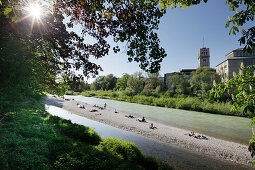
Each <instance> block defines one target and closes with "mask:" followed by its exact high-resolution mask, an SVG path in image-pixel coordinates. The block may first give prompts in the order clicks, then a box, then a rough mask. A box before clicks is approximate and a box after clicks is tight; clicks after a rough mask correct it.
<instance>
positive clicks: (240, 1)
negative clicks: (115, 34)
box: [160, 0, 255, 52]
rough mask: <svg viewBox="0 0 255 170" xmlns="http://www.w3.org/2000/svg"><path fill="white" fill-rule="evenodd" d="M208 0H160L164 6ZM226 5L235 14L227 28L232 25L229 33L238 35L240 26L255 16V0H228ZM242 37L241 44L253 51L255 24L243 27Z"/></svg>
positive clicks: (183, 5) (181, 6)
mask: <svg viewBox="0 0 255 170" xmlns="http://www.w3.org/2000/svg"><path fill="white" fill-rule="evenodd" d="M207 1H208V0H189V1H187V0H160V4H161V5H162V6H163V8H167V7H171V8H176V7H180V8H187V7H190V6H193V5H197V4H200V3H201V2H205V3H206V2H207ZM226 5H228V6H229V10H230V11H234V12H235V14H234V15H233V16H232V17H231V16H230V17H229V18H228V21H227V23H226V28H228V27H230V26H232V27H231V28H230V31H229V35H231V34H233V35H236V33H238V32H239V31H240V27H242V26H244V25H245V24H246V23H247V22H249V21H253V20H254V18H255V1H253V0H226ZM241 33H242V35H243V36H242V37H241V38H240V39H239V40H238V41H239V42H240V45H242V44H243V45H245V49H246V50H248V51H249V52H251V51H252V50H254V49H255V26H253V27H251V28H248V29H247V30H244V29H243V28H241Z"/></svg>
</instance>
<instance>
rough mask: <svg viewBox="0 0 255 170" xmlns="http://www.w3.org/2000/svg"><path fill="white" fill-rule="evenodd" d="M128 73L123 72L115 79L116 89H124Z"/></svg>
mask: <svg viewBox="0 0 255 170" xmlns="http://www.w3.org/2000/svg"><path fill="white" fill-rule="evenodd" d="M129 77H130V75H129V74H127V73H125V74H124V75H123V76H122V77H121V78H118V79H117V84H116V88H117V89H118V90H125V89H126V88H127V81H128V79H129Z"/></svg>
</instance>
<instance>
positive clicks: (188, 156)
mask: <svg viewBox="0 0 255 170" xmlns="http://www.w3.org/2000/svg"><path fill="white" fill-rule="evenodd" d="M46 108H47V111H48V112H49V113H51V114H52V115H56V116H59V117H61V118H64V119H70V120H71V121H72V122H73V123H77V124H81V125H85V126H88V127H91V128H94V129H95V131H96V132H98V133H99V134H100V135H101V137H102V138H107V137H116V138H119V139H123V140H126V141H130V142H134V143H135V144H137V146H138V147H139V148H140V149H141V150H142V152H143V153H144V154H145V155H150V156H153V157H156V158H158V159H160V160H163V161H166V162H168V163H169V164H171V165H174V166H175V168H176V169H189V170H192V169H197V170H200V169H208V170H218V169H226V170H227V169H234V170H235V169H236V170H239V169H251V168H249V167H247V166H241V165H236V164H234V163H230V162H226V161H222V160H218V159H213V158H209V157H206V156H204V155H200V154H197V153H192V152H189V151H188V150H186V149H182V148H180V147H178V146H175V145H170V144H165V143H162V142H159V141H156V140H153V139H150V138H147V137H143V136H141V135H137V134H135V133H132V132H128V131H125V130H121V129H118V128H115V127H112V126H109V125H106V124H103V123H99V122H96V121H93V120H90V119H87V118H84V117H81V116H78V115H75V114H72V113H70V112H68V111H66V110H63V109H61V108H58V107H55V106H47V105H46Z"/></svg>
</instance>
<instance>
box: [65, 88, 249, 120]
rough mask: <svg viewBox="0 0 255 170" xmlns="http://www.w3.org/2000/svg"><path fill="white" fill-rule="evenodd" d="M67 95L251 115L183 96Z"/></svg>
mask: <svg viewBox="0 0 255 170" xmlns="http://www.w3.org/2000/svg"><path fill="white" fill-rule="evenodd" d="M68 94H73V95H78V94H81V95H83V96H86V97H98V98H107V99H112V100H119V101H125V102H132V103H138V104H145V105H151V106H159V107H167V108H175V109H183V110H192V111H198V112H207V113H215V114H223V115H234V116H242V117H251V113H243V112H242V110H243V108H239V109H238V110H232V104H231V102H227V103H224V102H216V101H212V100H210V99H201V98H198V97H189V96H188V97H186V96H185V95H178V96H173V97H169V96H168V95H166V94H165V95H156V94H153V93H152V94H151V95H150V96H146V95H134V96H132V95H130V94H128V92H126V91H102V90H98V91H85V92H82V93H71V92H69V93H68Z"/></svg>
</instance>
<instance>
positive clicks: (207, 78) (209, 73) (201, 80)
mask: <svg viewBox="0 0 255 170" xmlns="http://www.w3.org/2000/svg"><path fill="white" fill-rule="evenodd" d="M191 75H192V76H191V78H190V80H189V82H190V86H191V90H192V92H193V93H194V92H195V93H199V92H200V91H201V92H202V94H207V93H208V92H209V91H210V90H211V89H212V88H213V81H215V82H216V83H219V82H220V76H219V75H218V74H217V73H216V71H215V69H212V68H209V67H200V68H198V69H197V70H196V71H195V72H192V73H191Z"/></svg>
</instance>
